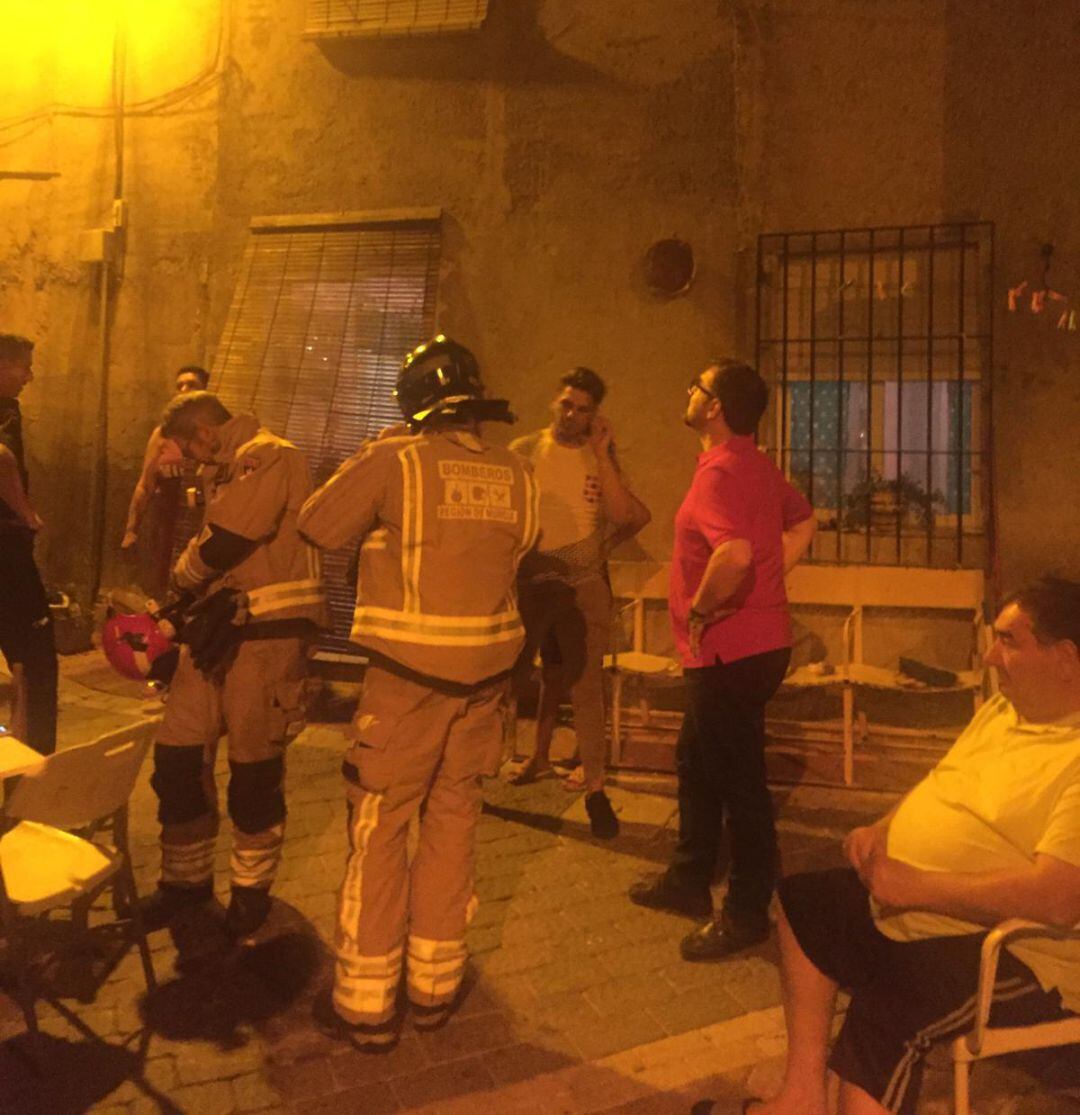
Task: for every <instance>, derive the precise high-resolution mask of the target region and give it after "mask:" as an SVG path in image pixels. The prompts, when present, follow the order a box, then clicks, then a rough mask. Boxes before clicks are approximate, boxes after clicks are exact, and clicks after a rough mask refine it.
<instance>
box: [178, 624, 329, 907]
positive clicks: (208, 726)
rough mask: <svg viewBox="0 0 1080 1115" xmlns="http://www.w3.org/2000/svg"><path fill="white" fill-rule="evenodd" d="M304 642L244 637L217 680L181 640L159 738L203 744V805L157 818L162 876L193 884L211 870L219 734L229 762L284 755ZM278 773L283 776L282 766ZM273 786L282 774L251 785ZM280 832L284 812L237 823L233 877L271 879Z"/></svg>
mask: <svg viewBox="0 0 1080 1115" xmlns="http://www.w3.org/2000/svg"><path fill="white" fill-rule="evenodd" d="M307 642H308V640H305V639H301V638H286V639H262V640H252V641H250V642H244V643H241V644H240V645H239V647H238V648H237V651H236V657H235V659H234V660H233V662H232V663H231V664H230V666H229V668H228V671H227V672H226V674H225V676H224V678H223V679H222V680H220V681H211V680H208V679H207V678H205V677H204V676H203V675H202V674H201V673H200V672H199V671H198V670H197V669H196V668H195V666H194V665H193V664H192V661H191V656H190V653H189V651H188V648H187V647H186V646H183V647H181V649H180V661H179V663H178V664H177V668H176V673H175V675H174V676H173V680H172V683H171V684H170V686H169V693H168V697H167V699H166V704H165V718H164V722H163V723H162V725H161V728H160V730H159V731H158V735H157V742H158V743H159V744H163V745H165V746H167V747H183V748H194V747H198V748H201V749H202V753H203V766H202V785H203V792H204V795H205V800H206V804H207V812H206V813H204V814H203V815H202V816H200V817H197V818H195V819H194V820H192V821H187V822H183V823H180V824H163V825H162V828H161V881H162V882H164V883H169V884H172V885H176V886H188V887H190V886H198V885H200V884H202V883H205V882H208V881H209V880H210V879H211V878H212V877H213V869H214V848H215V844H216V842H217V833H218V824H219V821H218V806H217V788H216V786H215V784H214V762H215V759H216V757H217V746H218V740H219V738H220V737H221V735H222V734H223V733H227V735H228V747H229V761H230V763H231V764H254V763H260V762H264V761H265V760H271V759H277V758H283V757H284V754H285V748H286V747H287V745H288V744H289V743H290V742H291V741H292V739H293V738H294V737H295V736H296V735H297V734H298V733H299V732H300V730H301V728H303V726H304V714H305V697H306V693H307V687H306V684H305V677H306V673H307V658H306V650H307ZM281 773H282V777H283V776H284V770H283V769H282V772H281ZM238 774H240V777H241V781H242V780H243V776H242V772H238V771H237V769H236V767H235V766H234V767H233V770H232V774H231V778H232V780H233V781H235V780H236V778H237V776H238ZM278 788H280V782H275V784H274V785H272V786H271V785H266V784H260V785H259V786H258V787H256V793H268V792H273V791H274V790H276V789H278ZM165 792H166V793H168V792H169V790H168V788H166V790H165ZM159 796H161V795H160V792H159ZM256 804H258V803H256ZM249 828H250V826H249ZM284 840H285V822H284V820H281V821H280V822H278V823H274V824H271V825H269V826H267V827H265V828H263V829H261V830H259V831H244V830H243V829H242V828H240V827H238V826H237V825H235V824H234V825H233V844H232V857H231V861H230V870H231V881H232V885H233V886H244V887H269V886H270V884H271V883H272V882H273V880H274V875H275V874H276V872H277V867H278V863H279V862H280V860H281V852H282V847H283V844H284Z"/></svg>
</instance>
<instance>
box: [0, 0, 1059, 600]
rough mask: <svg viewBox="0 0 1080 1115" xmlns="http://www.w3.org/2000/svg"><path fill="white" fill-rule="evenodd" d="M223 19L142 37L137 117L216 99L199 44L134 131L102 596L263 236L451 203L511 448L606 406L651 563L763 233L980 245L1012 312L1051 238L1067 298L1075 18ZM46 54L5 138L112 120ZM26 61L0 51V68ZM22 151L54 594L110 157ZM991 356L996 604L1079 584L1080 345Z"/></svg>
mask: <svg viewBox="0 0 1080 1115" xmlns="http://www.w3.org/2000/svg"><path fill="white" fill-rule="evenodd" d="M50 2H52V3H53V4H64V3H68V4H69V5H70V4H74V0H50ZM220 2H221V0H197V2H193V3H186V4H181V3H180V2H179V0H175V3H174V0H162V3H161V4H160V5H157V6H155V9H154V10H155V12H157V13H158V14H157V15H156V16H155V18H157V19H159V20H160V25H159V24H154V25H153V26H152V27H149V28H142V32H143V38H142V39H139V38H138V36H137V35H136V34H135V32H136V31H137V30H138V28H135V27H133V29H132V33H133V39H132V44H131V46H130V49H129V57H128V67H129V69H128V73H129V92H128V97H129V101H131V100H139V99H140V98H146V97H150V96H153V95H155V94H157V93H160V92H162V91H164V90H167V89H171V88H174V87H176V86H177V85H180V84H182V83H183V82H186V81H189V80H191V79H192V78H193V77H197V76H198V75H199V74H200V73H202V72H203V71H204V69H205V68H206V66H207V65H208V64H209V63H211V62H212V60H213V58H214V54H215V50H216V48H217V36H218V31H219V25H220V29H221V31H222V42H221V58H220V67H219V69H220V78H219V80H217V81H216V82H212V83H209V84H207V85H206V87H205V90H204V91H203V92H201V93H200V94H199V95H198V96H194V97H192V98H189V99H188V100H187V101H186V102H185V104H184V105H183V106H182V108H181V109H180V110H178V111H175V112H171V113H170V114H169V115H164V116H163V115H147V116H137V117H133V118H129V119H128V121H127V126H126V137H125V188H124V192H125V197H126V199H127V201H128V209H129V217H130V223H129V228H128V232H127V237H128V243H127V253H126V260H125V270H124V277H123V281H122V283H121V284H120V286H119V289H118V292H117V298H116V302H115V310H114V314H115V317H114V325H115V328H114V334H113V337H114V340H113V348H112V360H111V365H110V431H109V447H110V468H109V520H108V524H107V531H106V538H107V539H108V540H109V542H110V546H109V556H108V561H107V563H106V569H105V579H106V582H107V583H108V582H110V581H111V582H114V583H115V582H117V581H122V580H124V579H125V578H126V577H127V576H129V573H130V571H129V570H127V569H126V568H125V567H124V566H123V564H122V563H120V562H119V560H118V559H117V558H116V557H115V549H114V546H113V545H112V544H113V543H115V541H116V540H117V539H118V538H119V533H120V526H121V521H122V515H123V511H124V508H125V505H126V501H127V496H128V493H129V491H130V486H131V483H132V482H133V479H134V475H135V472H136V469H137V465H138V457H139V454H140V452H141V449H142V444H143V440H144V437H145V434H146V432H147V431H148V430H149V428H150V426H151V424H152V422H153V417H154V415H155V414H156V412H157V410H158V408H159V407H160V405H161V403H162V402H163V401H164V399H165V397H166V395H167V388H168V383H169V379H170V375H171V372H172V370H173V369H174V368H175V367H176V366H177V365H178V364H180V363H182V362H185V361H187V360H206V361H209V360H210V359H212V355H213V346H214V344H215V342H216V339H217V337H218V335H219V333H220V329H221V325H222V322H223V320H224V316H225V313H226V310H227V307H228V302H229V298H230V296H231V293H232V286H233V282H234V279H235V276H236V273H237V269H238V266H239V262H240V255H241V250H242V246H243V243H244V239H245V237H246V235H247V226H248V222H249V220H250V218H251V217H252V216H254V215H266V214H284V213H311V212H321V211H340V210H356V209H365V210H366V209H379V208H399V207H408V206H428V205H437V206H441V207H442V209H443V211H444V214H445V221H444V241H443V270H442V281H441V295H440V301H441V308H440V323H441V325H442V326H443V327H444V328H445V329H446V330H447V331H449V332H451V333H454V334H455V335H458V336H460V337H461V339H463V340H464V341H466V342H467V343H469V344H470V345H472V346H473V347H474V348H475V349H476V351H477V352H478V354H479V356H480V357H481V360H482V361H483V364H484V366H485V368H486V371H487V375H488V377H489V379H490V381H491V383H492V386H493V387H494V388H495V389H497V390H499V391H503V392H505V393H507V394H508V395H510V396H511V397H512V398H513V399H514V401H515V404H516V406H517V409H518V411H519V413H520V415H521V418H522V426H523V427H524V428H528V427H531V426H536V425H539V424H541V423H543V422H544V421H546V417H547V412H546V405H547V402H548V400H549V398H550V396H551V394H552V390H553V384H554V381H555V379H556V377H557V376H558V374H559V373H560V372H561V371H562V370H563V369H564V368H565V367H566V366H567V365H569V364H571V363H587V364H590V365H592V366H594V367H596V368H597V369H598V370H599V371H601V373H602V374H604V375H605V376H606V377H607V378H608V380H609V383H610V384H611V389H612V394H611V401H610V406H609V407H608V410H609V412H610V414H611V416H612V418H613V419H614V421H615V424H616V428H617V431H618V440H619V444H620V449H621V452H622V454H623V457H624V459H625V460H626V463H627V465H628V468H629V470H630V472H631V474H632V476H633V477H634V479H635V482H636V484H637V486H638V487H639V488H640V490H641V492H642V494H643V496H644V497H645V498H646V500H647V502H648V503H649V504H650V505H651V506H652V508H653V511H654V514H655V522H654V524H653V526H651V527H650V528H649V530H648V531H647V532H646V533H645V534H644V535H643V537H642V539H641V544H642V546H643V548H644V549H645V550H646V551H648V552H650V553H651V554H653V555H654V556H657V557H664V556H666V552H667V550H668V547H669V544H670V521H671V516H672V514H673V512H674V510H675V507H676V505H677V502H678V500H679V498H680V496H681V494H682V491H683V489H684V487H685V483H686V480H687V478H688V476H689V472H690V469H691V467H692V460H693V451H694V445H693V442H692V440H691V439H690V438H689V435H688V433H687V432H686V431H685V430H684V429H683V428H682V426H681V422H680V417H681V411H682V404H683V398H684V396H683V385H684V384H685V382H686V381H687V379H688V378H689V376H690V375H691V374H693V372H695V371H696V370H698V369H699V367H700V366H701V364H702V362H703V360H704V359H705V358H706V356H707V355H708V354H709V353H712V352H715V351H717V350H718V349H729V350H731V349H734V350H737V351H740V352H742V353H743V354H749V353H750V352H751V351H752V320H753V315H752V312H751V311H752V284H753V274H752V258H753V248H754V240H755V237H756V235H757V233H758V232H759V231H761V230H762V229H768V230H781V229H785V228H788V229H790V228H814V227H819V228H820V227H835V226H838V225H848V226H852V225H864V224H875V223H885V224H890V223H912V222H917V221H933V220H942V219H952V218H957V217H971V218H980V219H989V220H994V221H996V222H997V226H998V242H997V243H998V281H997V298H998V302H999V305H1002V304H1003V301H1004V291H1005V287H1006V285H1007V284H1008V283H1012V282H1015V281H1017V280H1018V278H1019V277H1022V276H1029V277H1034V276H1035V273H1036V263H1037V258H1036V252H1037V247H1038V245H1039V243H1041V242H1042V241H1044V240H1051V241H1053V242H1054V243H1055V244H1056V245H1057V249H1058V252H1057V257H1056V259H1057V261H1058V266H1059V267H1060V270H1055V279H1059V282H1060V285H1061V286H1062V287H1063V288H1065V289H1067V290H1070V291H1072V292H1073V293H1074V294H1075V295H1076V296H1077V297H1080V273H1078V269H1077V264H1076V260H1077V258H1080V238H1078V236H1077V232H1078V229H1077V227H1076V226H1077V217H1076V214H1075V210H1074V208H1072V209H1070V202H1071V201H1072V200H1073V199H1072V197H1071V191H1072V189H1073V187H1074V185H1075V181H1076V178H1077V173H1078V171H1080V156H1078V155H1077V154H1076V152H1075V151H1074V149H1073V148H1074V144H1073V142H1072V137H1074V136H1075V135H1076V134H1078V129H1077V124H1078V123H1080V121H1078V120H1077V114H1078V113H1080V108H1078V105H1080V100H1078V98H1077V95H1076V94H1077V88H1076V86H1077V77H1076V72H1077V71H1076V67H1075V65H1074V58H1075V52H1076V46H1077V38H1078V23H1080V9H1078V6H1077V2H1076V0H1048V2H1047V3H1045V4H1040V5H1036V6H1030V5H1016V4H1014V3H1011V2H1010V0H680V2H679V3H678V4H674V5H668V4H657V3H655V2H654V0H604V3H602V4H601V3H588V4H583V3H581V2H580V0H491V8H490V16H489V20H488V23H487V25H486V26H485V27H484V28H483V30H482V31H481V32H480V33H479V34H476V35H471V36H458V37H447V38H440V39H430V40H416V41H386V42H347V41H339V42H333V43H325V44H316V43H312V42H307V41H304V40H303V39H302V38H301V29H302V12H303V8H302V0H228V2H226V3H224V4H223V6H219V3H220ZM75 6H76V7H78V5H75ZM162 13H163V14H162ZM151 32H152V33H151ZM62 47H63V44H56V43H54V44H52V46H51V47H50V46H49V44H48V42H45V44H44V45H42V46H41V49H40V50H38V51H37V52H36V53H34V54H33V55H32V57H30V58H29V60H28V61H27V63H26V64H25V65H23V66H18V65H14V64H12V65H6V68H0V93H2V94H3V97H2V98H0V103H3V104H4V105H5V109H4V113H5V119H9V118H10V117H11V116H14V115H16V114H18V113H21V112H23V111H27V110H29V109H33V108H39V107H41V106H43V105H45V104H47V103H49V102H62V103H65V104H80V105H87V104H93V105H104V104H106V103H107V99H108V75H107V66H106V63H107V52H104V46H103V47H102V51H103V53H102V54H101V58H100V59H99V62H100V63H101V64H100V65H98V66H97V68H95V67H94V65H92V64H91V63H90V62H89V61H87V60H85V59H84V60H83V61H84V64H83V65H82V68H81V70H80V71H79V73H78V74H77V75H74V76H73V74H72V73H71V72H70V68H65V59H64V55H63V50H62V49H61V48H62ZM18 53H19V52H18V51H16V50H14V47H13V46H11V47H7V46H0V58H2V59H3V61H4V62H5V64H7V63H8V62H9V61H10V59H9V58H8V55H9V54H12V55H14V54H18ZM2 123H3V122H2V121H0V124H2ZM8 140H13V141H14V142H11V143H9V145H8V146H7V147H4V148H0V150H2V151H3V157H2V158H0V166H3V165H6V166H12V167H16V166H34V167H41V166H45V167H50V166H53V165H55V167H56V169H59V170H60V171H61V172H62V175H63V177H61V178H60V179H57V180H55V181H53V182H48V183H36V184H33V185H27V184H24V183H13V182H0V322H2V323H3V326H4V327H6V328H16V329H21V330H24V331H27V332H31V333H33V334H34V335H36V336H37V337H38V338H39V340H40V342H41V345H40V353H39V366H40V368H41V374H40V379H39V382H38V383H37V384H35V385H34V386H33V387H31V388H30V389H29V391H28V392H27V393H26V395H25V401H26V410H27V413H28V416H29V420H30V422H29V425H30V437H31V439H32V444H33V451H32V465H33V469H34V473H35V480H36V491H37V494H38V495H39V496H40V500H41V503H42V504H43V510H44V512H45V514H46V517H47V518H48V519H49V529H48V530H47V531H46V534H45V537H44V538H43V540H42V541H43V555H44V558H45V564H46V567H47V569H48V572H49V573H50V575H51V576H52V577H53V578H54V579H55V580H57V581H60V582H64V581H70V580H76V581H80V580H82V581H84V580H85V578H86V576H87V575H88V574H87V570H88V566H89V563H88V560H87V554H86V548H85V546H84V545H82V544H81V542H80V544H76V545H73V544H72V542H71V538H72V537H75V536H77V537H78V538H79V539H80V540H81V539H83V538H85V537H86V532H85V529H84V527H83V526H81V525H79V524H80V523H82V522H83V521H84V520H85V519H86V515H87V511H86V509H87V507H88V506H89V505H90V497H91V492H92V475H93V467H94V446H95V417H96V390H97V380H96V375H97V373H96V359H97V357H96V351H97V349H96V346H97V327H96V316H95V315H96V312H97V301H96V286H95V279H94V272H93V269H92V268H88V267H87V266H86V265H82V264H79V263H77V262H76V259H75V241H76V236H77V233H78V232H79V231H80V230H81V229H83V228H86V227H92V226H94V225H100V224H102V223H103V222H104V220H105V217H106V214H107V210H108V205H109V199H110V197H111V192H112V175H113V152H112V129H111V124H110V122H109V121H108V120H104V119H96V118H87V117H70V116H54V117H52V118H51V122H49V123H46V124H44V125H42V126H39V127H37V128H35V129H33V130H29V131H26V132H25V133H24V132H21V131H18V130H10V129H9V130H4V131H0V143H4V142H6V141H8ZM673 234H676V235H679V236H682V237H684V238H686V239H688V240H690V241H691V243H692V244H693V245H694V248H695V250H696V253H697V259H698V276H697V281H696V283H695V285H694V287H693V288H692V290H691V291H690V292H689V294H687V295H686V296H683V297H681V298H678V299H675V300H673V301H670V302H665V301H660V300H657V299H656V298H655V297H653V296H652V295H651V294H649V293H648V291H647V290H646V289H645V286H644V283H643V281H642V278H641V270H640V268H641V260H642V256H643V254H644V252H645V250H646V248H647V247H648V245H649V244H650V243H651V242H652V241H653V240H655V239H657V238H659V237H663V236H670V235H673ZM997 334H998V346H997V353H996V372H995V382H996V387H997V413H998V416H999V421H998V424H997V427H996V436H997V450H998V456H997V460H998V469H997V476H998V486H999V501H1000V502H999V510H1000V514H999V519H1000V526H1001V539H1002V553H1003V562H1002V564H1003V580H1004V581H1005V582H1006V583H1011V582H1012V581H1014V580H1015V579H1016V578H1017V577H1018V576H1020V575H1021V574H1026V573H1028V572H1031V571H1033V570H1036V569H1038V568H1040V567H1042V566H1044V565H1048V564H1054V565H1058V566H1062V567H1068V566H1070V565H1072V567H1073V569H1074V571H1075V564H1074V562H1075V560H1076V559H1074V557H1073V555H1074V554H1075V553H1076V552H1078V551H1080V547H1078V546H1077V543H1078V542H1080V526H1078V525H1077V520H1076V515H1075V514H1074V513H1073V512H1072V510H1071V501H1070V500H1069V498H1068V497H1069V496H1070V495H1071V491H1070V490H1069V489H1070V485H1069V481H1070V480H1071V478H1072V476H1073V475H1075V473H1076V463H1077V462H1076V456H1077V453H1078V452H1080V450H1077V448H1076V444H1075V439H1073V438H1070V437H1068V436H1065V437H1061V438H1058V439H1057V440H1056V441H1051V439H1052V438H1053V437H1054V435H1055V434H1058V433H1059V432H1062V431H1065V432H1066V433H1067V431H1068V430H1069V429H1071V425H1072V422H1071V421H1070V420H1072V419H1074V418H1075V416H1076V414H1077V410H1078V409H1080V390H1078V389H1077V387H1076V382H1077V380H1076V378H1075V372H1076V368H1077V357H1078V353H1080V340H1078V337H1077V335H1076V334H1065V335H1060V334H1056V333H1054V331H1053V330H1049V331H1048V330H1047V329H1045V328H1044V322H1043V321H1041V320H1035V319H1031V318H1021V317H1020V316H1018V315H1017V316H1012V315H1006V314H1004V313H999V314H998V321H997ZM1032 441H1034V442H1035V444H1036V445H1039V446H1040V447H1041V451H1040V452H1039V453H1037V454H1036V453H1034V452H1031V451H1030V450H1029V448H1028V446H1029V444H1030V443H1031V442H1032ZM1051 444H1052V445H1053V449H1052V451H1050V450H1049V449H1048V448H1047V447H1048V446H1049V445H1051Z"/></svg>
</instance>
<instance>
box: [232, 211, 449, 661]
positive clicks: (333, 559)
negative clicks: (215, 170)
mask: <svg viewBox="0 0 1080 1115" xmlns="http://www.w3.org/2000/svg"><path fill="white" fill-rule="evenodd" d="M287 220H289V221H290V222H296V223H290V224H285V223H283V222H282V219H272V220H267V221H263V222H253V225H252V230H251V236H250V238H249V240H248V244H247V248H246V251H245V253H244V261H243V265H242V268H241V273H240V277H239V280H238V282H237V285H236V290H235V292H234V294H233V300H232V305H231V307H230V309H229V314H228V318H227V319H226V322H225V328H224V330H223V332H222V337H221V344H220V346H219V348H218V351H217V359H216V360H215V362H214V369H213V378H212V380H211V386H212V388H213V389H214V390H215V391H216V392H217V393H218V395H219V396H220V397H221V400H222V402H224V403H225V405H226V406H227V407H229V409H230V410H232V411H233V412H234V413H240V412H245V411H250V412H253V413H255V414H257V415H258V417H259V419H260V421H261V422H262V424H263V425H264V426H266V427H268V428H269V429H271V430H272V431H274V433H277V434H280V435H281V436H283V437H286V438H288V439H289V440H290V441H292V442H293V443H294V444H295V445H297V446H299V448H300V449H302V450H303V451H304V453H305V454H306V455H307V458H308V463H309V464H310V466H311V471H312V476H313V478H314V481H315V483H316V484H317V485H318V484H321V483H323V481H325V480H326V479H327V478H328V477H329V476H330V475H331V474H332V473H333V471H334V470H335V469H336V468H337V466H338V465H339V464H340V463H341V462H342V461H343V460H344V459H345V458H346V457H349V456H351V455H352V454H353V453H354V452H356V450H357V448H359V446H360V443H361V442H362V441H364V439H365V438H369V437H372V436H373V435H375V434H377V433H378V432H379V430H381V429H382V428H383V427H385V426H388V425H392V424H395V423H397V422H400V421H401V414H400V412H399V411H398V408H397V405H396V403H395V402H394V399H393V396H392V394H391V392H392V391H393V387H394V382H395V380H396V378H397V372H398V369H399V368H400V366H401V359H402V357H403V356H404V354H405V353H406V352H408V351H409V349H411V348H413V347H414V346H415V345H416V344H418V343H419V342H420V341H422V340H424V339H425V338H427V337H429V336H431V334H432V333H433V332H434V331H435V329H434V326H435V297H436V289H437V283H438V263H439V222H438V217H437V214H434V215H432V214H430V212H429V214H428V215H426V216H424V217H419V218H412V219H403V220H402V219H397V220H378V219H364V220H353V221H350V220H349V219H347V217H336V218H310V219H309V220H311V221H316V222H323V223H311V224H309V223H304V221H305V219H303V218H287ZM331 222H333V223H331ZM351 556H352V554H351V551H348V550H346V551H338V552H336V553H333V554H327V555H326V559H325V562H324V570H325V575H326V587H327V592H328V595H329V597H330V606H331V612H332V615H333V620H334V632H335V635H336V636H337V637H338V638H339V639H341V640H345V639H346V638H347V636H348V631H349V626H350V620H351V616H352V606H353V591H352V586H351V585H347V584H346V582H345V569H346V566H347V565H348V563H349V560H350V558H351Z"/></svg>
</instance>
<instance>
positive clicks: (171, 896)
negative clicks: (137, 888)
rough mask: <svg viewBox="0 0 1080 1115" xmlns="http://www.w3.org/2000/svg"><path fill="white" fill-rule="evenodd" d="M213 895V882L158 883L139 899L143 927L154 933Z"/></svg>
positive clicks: (209, 899) (207, 900)
mask: <svg viewBox="0 0 1080 1115" xmlns="http://www.w3.org/2000/svg"><path fill="white" fill-rule="evenodd" d="M213 897H214V884H213V883H211V882H207V883H200V884H199V885H198V886H196V887H181V886H177V885H176V884H175V883H158V887H157V890H156V891H154V893H153V894H149V895H147V896H146V897H145V898H140V899H139V916H140V917H141V918H142V923H143V929H144V930H145V931H146V932H147V933H154V932H156V931H157V930H158V929H165V928H167V927H168V926H170V925H172V923H173V922H174V921H176V920H177V918H180V917H182V916H183V915H184V914H186V913H188V912H190V911H192V910H197V909H198V908H199V907H201V906H205V905H206V904H207V903H208V902H210V901H211V899H213Z"/></svg>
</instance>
